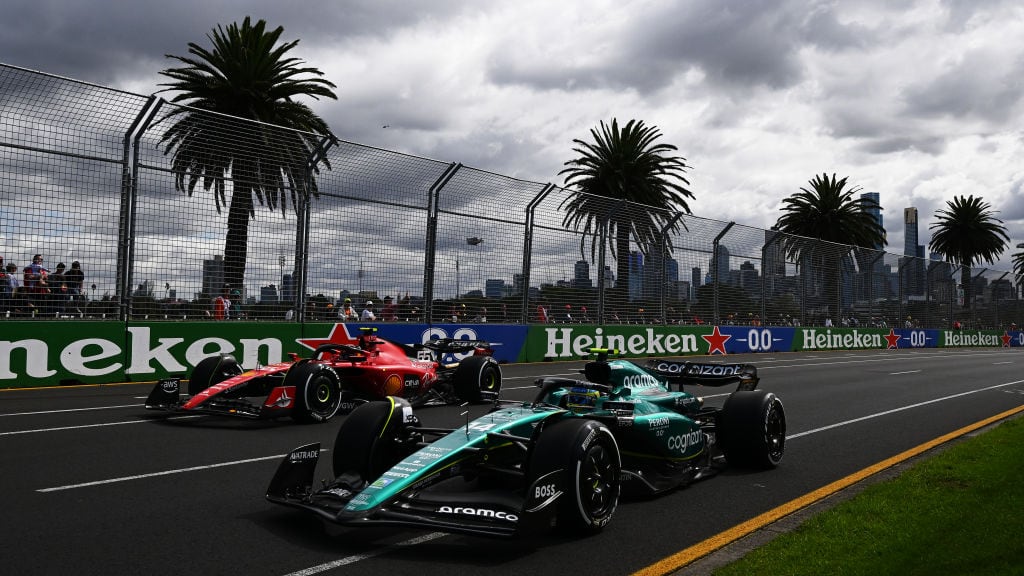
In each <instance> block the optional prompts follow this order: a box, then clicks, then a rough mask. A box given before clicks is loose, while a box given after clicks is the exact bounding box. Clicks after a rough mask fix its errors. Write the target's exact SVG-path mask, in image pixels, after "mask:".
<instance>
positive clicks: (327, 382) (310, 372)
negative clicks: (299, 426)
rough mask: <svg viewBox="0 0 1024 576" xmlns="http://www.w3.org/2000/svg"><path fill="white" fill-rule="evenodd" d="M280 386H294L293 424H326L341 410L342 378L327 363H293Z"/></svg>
mask: <svg viewBox="0 0 1024 576" xmlns="http://www.w3.org/2000/svg"><path fill="white" fill-rule="evenodd" d="M283 385H284V386H295V406H294V407H293V408H292V413H291V416H292V419H293V420H295V421H296V422H302V423H304V424H309V423H319V422H327V421H328V420H330V419H331V418H333V417H334V415H335V414H337V413H338V409H339V408H341V379H340V378H338V374H337V372H335V371H334V370H333V369H332V368H331V367H330V366H328V365H326V364H320V363H317V362H308V361H307V362H298V363H296V364H293V365H292V367H291V368H289V369H288V373H287V374H286V375H285V377H284V384H283Z"/></svg>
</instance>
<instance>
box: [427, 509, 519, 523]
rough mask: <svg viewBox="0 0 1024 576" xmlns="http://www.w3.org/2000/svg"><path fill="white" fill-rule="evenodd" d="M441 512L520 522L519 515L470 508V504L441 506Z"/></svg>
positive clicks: (438, 510)
mask: <svg viewBox="0 0 1024 576" xmlns="http://www.w3.org/2000/svg"><path fill="white" fill-rule="evenodd" d="M437 512H438V513H439V514H462V515H464V516H478V517H481V518H494V519H496V520H508V521H509V522H518V521H519V516H516V515H515V514H509V513H508V512H502V511H501V510H490V509H488V508H470V507H468V506H441V507H440V508H438V509H437Z"/></svg>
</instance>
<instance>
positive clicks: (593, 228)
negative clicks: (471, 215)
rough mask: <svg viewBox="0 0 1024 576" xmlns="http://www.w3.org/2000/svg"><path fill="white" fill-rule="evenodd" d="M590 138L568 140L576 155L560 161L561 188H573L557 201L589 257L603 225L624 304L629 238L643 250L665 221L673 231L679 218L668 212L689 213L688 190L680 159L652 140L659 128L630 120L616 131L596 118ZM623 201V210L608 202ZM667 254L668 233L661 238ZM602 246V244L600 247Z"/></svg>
mask: <svg viewBox="0 0 1024 576" xmlns="http://www.w3.org/2000/svg"><path fill="white" fill-rule="evenodd" d="M590 135H591V137H592V138H593V142H584V141H583V140H579V139H576V140H573V143H574V144H575V145H576V147H574V148H573V152H575V153H577V154H579V157H577V158H576V159H574V160H569V161H567V162H566V163H565V166H566V168H565V169H563V170H562V171H561V172H559V174H560V175H561V174H565V186H566V188H570V189H573V193H572V194H570V195H569V196H568V197H567V198H566V199H565V200H564V201H563V202H562V204H561V206H560V207H561V208H564V209H565V212H566V214H565V218H564V219H563V220H562V224H563V226H565V227H567V228H569V227H572V228H573V229H575V230H577V231H582V232H583V235H582V236H581V240H580V251H581V253H582V252H583V246H584V243H585V240H586V238H587V237H590V238H591V246H590V250H591V255H592V256H593V254H594V252H595V251H596V249H597V248H598V246H597V241H596V239H595V237H596V236H597V235H598V233H599V232H600V231H601V229H602V227H603V226H607V228H606V232H607V234H608V238H614V253H615V262H616V279H617V282H616V292H617V293H618V294H617V295H618V298H619V299H621V300H622V301H623V303H624V301H625V295H626V287H627V286H628V278H629V252H630V251H629V246H630V239H631V238H632V240H633V241H634V242H636V245H637V247H638V248H639V250H640V251H641V252H643V253H644V254H648V253H649V252H650V251H651V249H652V247H654V246H655V245H656V244H658V243H660V242H661V241H662V239H663V238H662V235H661V230H662V229H663V228H665V226H666V225H668V224H669V223H670V222H671V223H672V225H671V226H670V227H669V230H671V231H676V230H678V227H679V220H675V221H673V216H674V214H673V212H678V211H683V212H685V213H687V214H689V213H690V207H689V205H687V203H686V199H687V198H693V193H692V192H690V191H689V190H688V189H687V188H686V187H685V186H688V185H689V184H690V182H689V181H688V180H687V179H686V178H685V177H683V174H684V173H685V172H686V169H687V168H689V166H687V164H686V159H685V158H681V157H678V156H671V155H668V153H670V152H674V151H675V150H677V148H676V147H675V146H673V145H671V144H665V143H657V142H656V141H657V140H658V138H661V132H660V131H659V130H658V129H657V128H656V127H653V126H650V127H648V126H645V125H644V123H643V122H642V121H639V120H630V121H629V122H628V123H626V125H625V126H623V127H622V129H621V130H620V129H619V123H618V121H617V120H616V119H612V122H611V125H610V126H609V125H608V124H605V123H604V122H603V121H602V122H601V125H600V128H599V129H597V128H595V129H591V130H590ZM616 200H617V201H628V202H631V203H633V204H634V206H631V207H629V209H626V208H625V207H621V206H617V204H616V203H615V202H610V201H616ZM664 240H665V242H666V246H667V249H668V250H669V252H671V250H672V242H671V237H670V236H669V237H666V238H664ZM600 248H601V249H602V250H603V249H604V246H601V247H600Z"/></svg>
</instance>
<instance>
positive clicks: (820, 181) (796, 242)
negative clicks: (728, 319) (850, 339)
mask: <svg viewBox="0 0 1024 576" xmlns="http://www.w3.org/2000/svg"><path fill="white" fill-rule="evenodd" d="M846 182H847V178H846V177H844V178H842V179H839V180H837V179H836V175H835V174H834V173H833V174H832V178H829V177H828V174H825V173H822V174H821V175H820V176H818V175H815V177H814V178H812V179H811V180H809V181H808V184H810V188H809V189H808V188H800V192H797V193H796V194H794V195H792V196H790V197H788V198H786V199H784V200H783V201H782V211H783V212H784V214H783V215H782V216H780V217H779V219H778V221H777V222H776V224H775V229H777V230H778V231H780V232H783V233H785V234H788V235H790V236H793V238H788V239H787V240H786V241H785V247H786V254H787V256H788V257H789V258H791V259H793V260H795V261H800V262H806V263H808V264H810V265H811V266H812V267H813V268H812V269H817V270H824V271H825V277H826V282H825V291H826V293H829V292H831V293H833V294H835V295H836V300H835V302H836V313H840V312H841V310H840V304H841V298H840V297H839V296H840V292H839V278H840V273H841V270H842V266H841V265H840V264H841V262H842V261H843V259H844V258H845V257H846V256H847V255H848V254H849V252H850V249H851V245H852V246H857V247H859V248H863V249H867V250H877V249H880V248H882V247H884V246H885V245H886V239H885V229H884V228H883V227H882V225H881V224H879V223H878V220H877V219H875V217H874V216H873V215H872V214H871V212H870V210H871V209H879V207H878V205H877V204H876V203H875V202H874V201H873V200H870V199H868V198H854V194H856V193H857V192H859V191H860V187H858V186H854V187H852V188H847V187H846ZM826 243H829V244H830V245H827V244H826ZM830 288H831V290H829V289H830Z"/></svg>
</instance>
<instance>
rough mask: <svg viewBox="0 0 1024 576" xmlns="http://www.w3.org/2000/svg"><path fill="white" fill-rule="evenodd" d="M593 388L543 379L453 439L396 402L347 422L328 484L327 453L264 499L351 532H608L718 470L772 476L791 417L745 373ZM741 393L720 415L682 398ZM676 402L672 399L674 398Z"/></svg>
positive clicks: (722, 371)
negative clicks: (616, 522) (632, 506)
mask: <svg viewBox="0 0 1024 576" xmlns="http://www.w3.org/2000/svg"><path fill="white" fill-rule="evenodd" d="M597 353H598V357H597V359H596V361H591V362H588V363H587V364H586V367H585V369H584V374H585V375H586V380H577V379H572V378H543V379H540V380H538V381H537V385H538V386H539V387H540V391H539V392H538V393H537V395H536V397H535V399H534V400H533V401H531V402H511V401H496V402H495V406H494V408H493V410H491V411H490V413H488V414H485V415H484V416H481V417H479V418H477V419H475V420H472V421H467V422H466V424H465V426H460V427H459V428H456V429H454V430H449V429H435V428H427V427H424V426H422V425H421V423H420V421H419V418H418V417H417V416H416V414H415V413H414V408H413V407H412V406H411V405H410V404H409V402H408V401H406V400H404V399H401V398H393V397H389V398H387V399H386V400H385V401H383V402H371V403H368V404H366V405H364V406H360V407H358V408H357V409H356V410H355V411H353V412H352V414H351V415H349V416H348V417H347V418H346V419H345V421H344V422H342V424H341V426H340V428H339V429H338V433H337V437H336V440H335V443H334V448H333V451H332V460H333V462H332V464H333V475H332V478H333V480H329V481H325V482H324V483H323V485H322V487H320V488H314V487H313V485H314V474H315V470H316V465H317V461H318V458H319V455H320V445H319V444H318V443H315V444H308V445H306V446H302V447H299V448H296V449H295V450H293V451H291V452H290V453H289V454H288V455H287V456H286V457H285V458H284V460H283V461H282V462H281V463H280V465H279V466H278V469H277V472H276V474H275V475H274V477H273V479H272V480H271V482H270V485H269V487H268V489H267V499H268V500H269V501H270V502H273V503H276V504H282V505H285V506H290V507H294V508H299V509H302V510H305V511H308V512H311V513H313V514H314V515H316V516H318V517H320V518H321V519H323V520H326V521H329V522H333V523H336V524H340V525H344V526H379V525H390V526H405V527H415V528H422V529H430V530H441V531H447V532H455V533H464V534H473V535H479V536H499V537H512V536H521V535H533V534H544V533H546V531H548V530H549V529H552V528H558V529H560V530H568V531H570V532H577V533H584V534H585V533H593V532H597V531H599V530H601V529H602V528H603V527H604V526H605V525H607V524H608V522H609V521H610V520H611V519H612V516H613V514H614V513H615V509H616V507H617V505H618V501H619V495H620V493H622V492H623V491H630V492H632V493H634V494H638V495H653V494H660V493H663V492H666V491H669V490H671V489H674V488H676V487H678V486H682V485H685V484H687V483H689V482H693V481H696V480H700V479H702V478H706V477H709V476H711V475H713V474H714V473H715V472H716V471H718V470H719V469H721V468H722V467H723V466H726V465H731V466H740V467H748V468H759V469H767V468H774V467H775V466H777V465H778V464H779V462H780V461H781V460H782V455H783V451H784V449H785V439H786V416H785V411H784V410H783V406H782V402H781V401H780V400H779V399H778V398H777V397H776V396H775V395H774V394H772V393H770V392H766V391H763V390H757V389H756V387H757V384H758V377H757V369H756V368H755V367H754V366H752V365H750V364H710V363H694V362H675V361H666V360H652V361H650V362H648V363H647V365H646V366H644V367H641V366H638V365H637V364H634V363H632V362H628V361H622V360H612V361H608V359H607V354H608V352H607V351H604V350H601V351H597ZM684 383H686V384H701V385H709V386H723V385H727V384H732V383H738V386H737V390H736V391H735V392H733V393H732V394H730V395H729V397H728V399H727V400H726V402H725V404H724V405H723V406H722V407H721V408H711V407H704V406H703V401H702V399H701V398H698V397H695V396H693V395H691V394H690V393H689V392H686V391H684V390H683V389H682V388H683V384H684ZM674 385H675V386H677V387H678V389H676V390H673V389H672V387H673V386H674Z"/></svg>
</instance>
